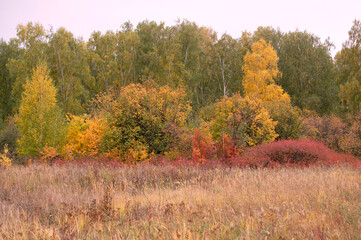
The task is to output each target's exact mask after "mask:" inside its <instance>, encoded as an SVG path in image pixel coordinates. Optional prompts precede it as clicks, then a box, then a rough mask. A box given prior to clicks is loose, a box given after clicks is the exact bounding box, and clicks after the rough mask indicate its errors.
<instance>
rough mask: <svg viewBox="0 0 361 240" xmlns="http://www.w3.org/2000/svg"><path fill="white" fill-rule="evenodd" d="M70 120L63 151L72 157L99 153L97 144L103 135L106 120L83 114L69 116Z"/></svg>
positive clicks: (98, 144)
mask: <svg viewBox="0 0 361 240" xmlns="http://www.w3.org/2000/svg"><path fill="white" fill-rule="evenodd" d="M68 120H69V121H70V123H69V127H68V132H67V134H66V140H67V143H66V145H65V147H64V153H65V154H66V155H67V156H68V157H70V158H72V157H71V156H72V154H75V155H78V156H94V155H96V154H98V153H99V146H100V143H101V138H102V136H103V133H104V130H105V127H106V121H105V119H102V118H90V117H89V116H87V115H84V116H73V115H72V116H69V117H68Z"/></svg>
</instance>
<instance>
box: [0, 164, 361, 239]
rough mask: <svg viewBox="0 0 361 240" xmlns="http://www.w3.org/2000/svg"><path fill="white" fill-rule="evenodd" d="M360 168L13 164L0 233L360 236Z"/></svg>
mask: <svg viewBox="0 0 361 240" xmlns="http://www.w3.org/2000/svg"><path fill="white" fill-rule="evenodd" d="M360 233H361V171H360V169H355V168H350V167H330V168H321V167H318V168H278V169H240V168H227V167H215V168H202V167H186V166H181V167H179V166H171V165H167V166H154V165H147V164H141V165H139V166H136V167H120V168H107V167H98V166H77V167H76V166H62V167H59V166H45V165H33V166H29V167H25V166H12V167H11V168H9V169H7V170H5V169H0V238H1V239H361V237H360Z"/></svg>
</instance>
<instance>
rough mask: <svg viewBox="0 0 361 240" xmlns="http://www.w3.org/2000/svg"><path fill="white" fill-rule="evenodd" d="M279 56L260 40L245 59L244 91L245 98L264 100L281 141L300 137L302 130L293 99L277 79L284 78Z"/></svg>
mask: <svg viewBox="0 0 361 240" xmlns="http://www.w3.org/2000/svg"><path fill="white" fill-rule="evenodd" d="M277 62H278V57H277V54H276V51H274V50H273V48H272V46H271V45H270V44H269V43H266V42H265V41H264V40H262V39H261V40H260V41H258V42H256V43H254V44H253V45H252V52H249V53H247V54H246V56H245V57H244V66H243V71H244V80H243V90H244V94H245V96H249V97H251V98H255V99H259V100H261V103H262V104H263V106H264V107H265V108H266V109H267V110H268V112H269V113H270V115H271V117H272V119H273V120H275V121H276V122H277V126H276V128H275V130H276V133H277V134H278V137H279V138H286V139H288V138H297V137H298V134H299V132H300V130H301V119H300V114H299V113H298V110H297V109H296V108H294V107H293V106H292V105H291V100H290V96H289V95H288V94H287V93H285V92H284V91H283V89H282V87H281V86H279V85H277V84H276V82H275V80H276V79H278V78H279V77H280V75H281V74H280V72H279V70H278V67H277Z"/></svg>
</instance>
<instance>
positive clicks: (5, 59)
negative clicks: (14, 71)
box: [0, 39, 20, 120]
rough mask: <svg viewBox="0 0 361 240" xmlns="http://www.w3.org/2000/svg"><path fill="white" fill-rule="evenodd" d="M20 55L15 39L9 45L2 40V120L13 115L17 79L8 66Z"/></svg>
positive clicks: (0, 47)
mask: <svg viewBox="0 0 361 240" xmlns="http://www.w3.org/2000/svg"><path fill="white" fill-rule="evenodd" d="M19 54H20V49H19V47H18V44H17V43H16V41H15V40H14V39H12V40H10V41H9V43H6V42H4V41H3V40H0V119H1V120H4V119H5V118H6V117H8V116H9V115H11V114H12V111H13V108H14V99H13V97H12V95H11V92H12V89H13V85H14V81H15V79H14V78H13V77H11V76H10V72H9V70H8V68H7V67H6V65H7V64H8V63H9V61H10V59H14V60H15V59H17V58H18V56H19Z"/></svg>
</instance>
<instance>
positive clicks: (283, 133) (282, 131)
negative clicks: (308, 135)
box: [265, 103, 303, 139]
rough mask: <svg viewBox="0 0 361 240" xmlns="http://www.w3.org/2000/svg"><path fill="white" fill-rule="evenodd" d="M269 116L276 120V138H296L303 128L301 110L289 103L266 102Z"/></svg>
mask: <svg viewBox="0 0 361 240" xmlns="http://www.w3.org/2000/svg"><path fill="white" fill-rule="evenodd" d="M265 108H266V109H267V110H268V111H269V113H270V116H271V118H272V119H273V120H274V121H275V122H277V125H276V127H275V131H276V133H277V135H278V137H277V139H297V138H299V137H300V134H301V132H302V129H303V122H302V118H301V110H300V109H299V108H297V107H293V106H292V105H291V104H290V103H276V104H267V105H266V106H265Z"/></svg>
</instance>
